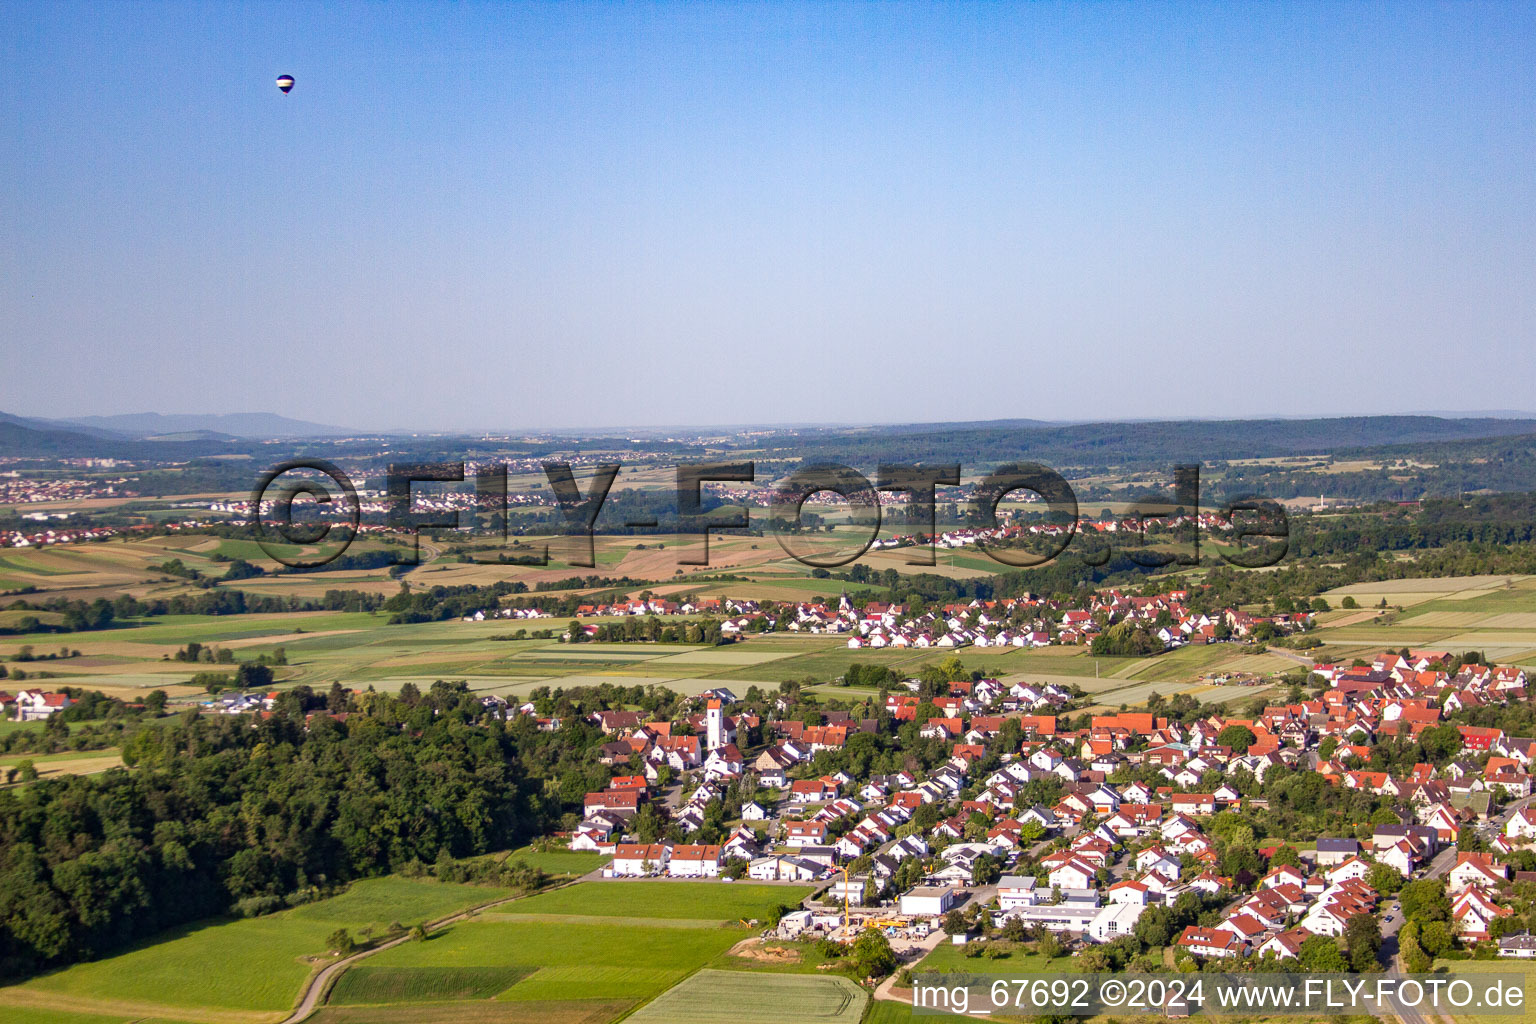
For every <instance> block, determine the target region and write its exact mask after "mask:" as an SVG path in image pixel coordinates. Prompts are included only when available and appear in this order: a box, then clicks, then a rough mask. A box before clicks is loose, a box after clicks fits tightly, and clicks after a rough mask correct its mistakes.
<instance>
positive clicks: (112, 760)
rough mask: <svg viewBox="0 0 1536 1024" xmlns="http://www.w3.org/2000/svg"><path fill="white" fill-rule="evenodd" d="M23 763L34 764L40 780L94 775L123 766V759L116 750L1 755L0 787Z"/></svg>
mask: <svg viewBox="0 0 1536 1024" xmlns="http://www.w3.org/2000/svg"><path fill="white" fill-rule="evenodd" d="M23 761H30V762H32V767H34V768H36V769H37V774H38V776H39V777H40V778H45V779H46V778H49V777H50V776H54V775H94V774H96V773H97V772H104V771H107V770H108V769H110V768H118V767H121V766H122V763H123V759H122V757H121V755H120V754H119V752H118V751H116V750H83V751H71V752H69V753H65V754H3V755H0V785H4V784H5V777H6V775H7V773H8V772H9V771H10V770H11V769H12V768H15V767H17V766H18V765H20V764H21V763H22V762H23Z"/></svg>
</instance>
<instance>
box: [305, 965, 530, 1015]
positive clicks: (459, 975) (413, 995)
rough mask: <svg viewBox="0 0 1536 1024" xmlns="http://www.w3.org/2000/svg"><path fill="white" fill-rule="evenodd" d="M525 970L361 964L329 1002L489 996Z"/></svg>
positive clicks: (343, 978)
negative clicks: (373, 965) (386, 966)
mask: <svg viewBox="0 0 1536 1024" xmlns="http://www.w3.org/2000/svg"><path fill="white" fill-rule="evenodd" d="M528 973H529V972H528V971H527V970H525V969H521V968H517V967H436V968H434V967H389V968H385V967H372V966H370V965H368V964H361V965H359V966H357V967H353V968H351V969H350V970H348V971H347V972H346V973H345V974H343V975H342V976H341V980H339V981H337V982H336V987H335V988H334V989H332V990H331V996H330V1002H331V1003H332V1004H336V1005H347V1004H351V1003H430V1002H442V1001H446V1000H452V999H489V998H490V997H491V996H494V995H495V994H496V993H498V992H500V991H502V990H503V989H507V988H511V987H512V986H513V985H515V984H517V983H518V982H519V981H521V980H522V979H523V978H524V977H526V976H527V975H528Z"/></svg>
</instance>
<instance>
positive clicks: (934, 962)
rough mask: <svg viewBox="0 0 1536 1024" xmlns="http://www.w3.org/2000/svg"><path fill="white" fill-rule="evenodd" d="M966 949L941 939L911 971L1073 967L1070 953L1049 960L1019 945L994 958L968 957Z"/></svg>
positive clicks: (1036, 970)
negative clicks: (1067, 955) (1017, 947)
mask: <svg viewBox="0 0 1536 1024" xmlns="http://www.w3.org/2000/svg"><path fill="white" fill-rule="evenodd" d="M965 949H966V947H964V946H956V945H954V944H953V943H951V942H941V943H939V945H938V946H937V947H935V948H934V950H933V952H932V953H929V954H928V955H927V956H925V957H923V959H922V960H920V961H918V963H917V965H916V966H914V967H913V968H912V973H913V974H923V973H925V972H931V973H935V974H948V973H951V972H966V973H970V974H1004V973H1006V974H1066V973H1067V972H1069V971H1071V970H1072V958H1071V957H1065V956H1061V957H1057V958H1056V959H1054V960H1047V959H1046V958H1045V957H1043V956H1041V955H1040V954H1038V953H1031V952H1027V951H1025V950H1022V949H1020V950H1014V951H1012V952H1008V953H1004V954H1003V955H1002V956H1000V957H998V958H997V959H995V960H994V959H990V958H988V957H984V956H979V957H968V956H966V955H965Z"/></svg>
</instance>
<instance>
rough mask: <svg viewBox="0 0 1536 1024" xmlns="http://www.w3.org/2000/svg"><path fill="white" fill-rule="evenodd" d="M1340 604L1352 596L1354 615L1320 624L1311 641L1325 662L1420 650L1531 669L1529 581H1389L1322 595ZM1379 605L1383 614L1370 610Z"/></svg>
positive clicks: (1533, 640) (1534, 608) (1533, 639)
mask: <svg viewBox="0 0 1536 1024" xmlns="http://www.w3.org/2000/svg"><path fill="white" fill-rule="evenodd" d="M1345 596H1353V597H1354V598H1355V600H1356V601H1357V603H1359V604H1360V606H1361V608H1360V610H1359V611H1347V612H1334V613H1331V614H1330V615H1329V616H1327V617H1325V621H1324V623H1323V625H1322V627H1321V628H1320V629H1319V631H1318V637H1319V638H1320V639H1322V640H1324V641H1325V642H1326V643H1327V644H1328V648H1327V650H1326V651H1324V652H1319V653H1322V654H1325V655H1327V656H1329V657H1350V656H1354V655H1356V654H1361V655H1369V654H1370V653H1372V652H1375V651H1380V650H1381V649H1383V648H1392V649H1394V650H1395V649H1397V648H1400V647H1427V648H1434V649H1444V650H1449V651H1453V652H1461V651H1466V650H1477V651H1481V652H1482V653H1483V654H1484V655H1485V656H1486V657H1487V658H1489V659H1490V660H1493V661H1502V662H1513V663H1517V664H1525V665H1532V664H1536V577H1531V576H1462V577H1447V578H1443V579H1412V580H1388V581H1385V582H1382V583H1369V584H1366V583H1361V584H1355V585H1353V586H1349V587H1341V588H1339V589H1338V590H1335V591H1331V592H1330V593H1329V594H1328V595H1327V597H1328V600H1329V602H1330V603H1331V604H1333V605H1334V606H1335V607H1337V606H1338V605H1339V603H1340V602H1341V601H1342V600H1343V598H1344V597H1345ZM1382 600H1385V601H1386V602H1387V605H1388V609H1387V610H1386V611H1385V612H1383V611H1382V610H1381V609H1379V608H1377V607H1376V606H1377V604H1378V603H1379V602H1380V601H1382ZM1397 608H1401V609H1402V611H1401V612H1398V611H1396V610H1395V609H1397ZM1383 615H1385V617H1386V618H1385V620H1383V619H1382V618H1381V616H1383Z"/></svg>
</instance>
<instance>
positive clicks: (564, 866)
mask: <svg viewBox="0 0 1536 1024" xmlns="http://www.w3.org/2000/svg"><path fill="white" fill-rule="evenodd" d="M504 859H505V860H506V861H507V862H508V863H510V862H512V861H519V860H520V861H523V862H525V863H527V864H529V865H531V866H532V867H536V868H538V869H539V870H540V871H543V872H544V873H545V874H548V875H584V874H586V873H587V872H588V871H592V870H594V869H596V868H600V867H602V866H603V865H604V864H606V863H607V862H608V857H607V855H605V854H601V853H593V852H591V851H590V850H566V849H561V848H558V847H555V848H552V849H548V850H535V849H534V848H533V847H532V846H524V847H523V848H522V849H520V850H513V851H512V852H511V853H509V854H507V856H506V857H505V858H504Z"/></svg>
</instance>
